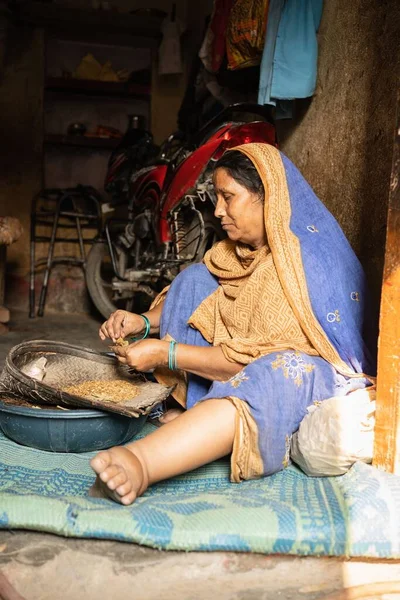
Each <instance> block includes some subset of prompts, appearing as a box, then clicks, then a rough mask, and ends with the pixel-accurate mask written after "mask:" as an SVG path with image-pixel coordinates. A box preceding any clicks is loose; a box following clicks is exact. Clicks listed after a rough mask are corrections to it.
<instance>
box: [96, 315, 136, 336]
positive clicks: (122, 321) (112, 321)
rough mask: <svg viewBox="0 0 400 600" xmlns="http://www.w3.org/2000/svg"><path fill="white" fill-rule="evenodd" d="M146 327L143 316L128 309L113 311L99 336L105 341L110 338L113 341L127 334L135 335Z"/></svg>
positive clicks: (101, 328)
mask: <svg viewBox="0 0 400 600" xmlns="http://www.w3.org/2000/svg"><path fill="white" fill-rule="evenodd" d="M144 328H145V322H144V320H143V317H141V316H140V315H136V314H135V313H131V312H128V311H126V310H117V311H115V312H113V313H112V314H111V315H110V317H109V318H108V320H107V321H105V322H104V323H103V325H102V326H101V327H100V330H99V336H100V338H101V339H102V340H103V341H104V340H105V339H106V338H110V339H111V340H112V341H113V342H115V341H116V340H118V338H124V337H126V336H127V335H135V334H137V333H140V332H141V331H143V330H144Z"/></svg>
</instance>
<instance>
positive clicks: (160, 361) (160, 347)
mask: <svg viewBox="0 0 400 600" xmlns="http://www.w3.org/2000/svg"><path fill="white" fill-rule="evenodd" d="M113 350H114V352H115V355H116V357H117V358H118V360H119V362H121V363H122V364H124V365H128V366H130V367H132V368H133V369H136V370H137V371H150V369H154V368H155V367H159V366H161V365H163V366H165V365H167V364H168V350H169V342H165V341H164V340H153V339H150V340H141V341H139V342H134V343H133V344H129V346H113Z"/></svg>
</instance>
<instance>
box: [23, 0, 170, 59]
mask: <svg viewBox="0 0 400 600" xmlns="http://www.w3.org/2000/svg"><path fill="white" fill-rule="evenodd" d="M12 16H13V18H14V22H15V23H16V24H22V25H31V26H33V27H35V26H36V27H43V28H44V29H45V30H46V31H47V32H49V33H51V34H55V35H57V36H61V37H64V39H71V40H73V39H76V40H83V41H89V40H92V41H97V42H99V43H103V44H106V43H115V44H116V45H121V46H126V45H128V46H132V45H133V46H136V47H150V48H151V47H157V46H158V44H159V41H160V39H161V22H162V17H159V16H157V17H156V16H149V15H143V14H136V15H135V14H130V13H118V12H116V11H113V10H107V11H105V10H88V9H87V10H82V9H77V8H71V7H68V6H62V5H61V4H52V3H50V2H33V1H25V2H15V3H13V5H12Z"/></svg>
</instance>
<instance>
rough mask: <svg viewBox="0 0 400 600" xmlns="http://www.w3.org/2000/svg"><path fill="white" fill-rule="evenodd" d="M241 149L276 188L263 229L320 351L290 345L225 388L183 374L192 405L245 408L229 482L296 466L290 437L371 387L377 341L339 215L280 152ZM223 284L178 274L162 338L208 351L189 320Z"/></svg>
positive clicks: (271, 189)
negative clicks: (321, 408)
mask: <svg viewBox="0 0 400 600" xmlns="http://www.w3.org/2000/svg"><path fill="white" fill-rule="evenodd" d="M236 150H240V151H241V152H243V153H244V154H246V155H247V156H248V157H249V158H250V160H252V162H253V163H254V164H255V166H256V168H257V170H258V172H259V174H260V177H261V179H262V181H263V183H264V187H265V189H266V190H267V191H268V193H267V194H266V198H267V200H266V203H265V204H266V208H265V226H266V231H267V236H268V243H269V246H270V249H271V252H272V257H273V260H274V264H275V266H276V269H277V272H278V275H279V279H280V283H281V285H282V288H283V290H284V293H285V295H286V298H287V299H288V301H289V303H290V305H291V306H292V309H293V311H294V312H295V314H296V316H297V318H298V320H299V323H300V325H301V327H302V329H303V331H304V332H305V333H306V335H307V336H308V339H309V340H310V341H311V343H312V345H313V347H314V348H315V349H316V350H317V352H318V356H312V355H308V354H305V353H301V352H299V351H295V350H293V349H290V345H288V349H287V350H283V351H282V350H280V351H278V352H270V353H268V354H265V355H264V356H262V357H261V358H258V359H256V360H254V361H253V362H250V364H248V365H246V366H245V367H244V368H243V369H242V370H241V371H240V372H239V373H238V374H237V375H235V376H234V377H232V378H231V379H229V380H228V381H225V382H217V381H214V382H210V381H209V380H206V379H203V378H201V377H198V376H195V375H192V374H188V373H186V374H185V380H186V381H185V395H186V407H187V408H188V409H190V408H191V407H193V406H194V405H195V404H197V403H198V402H203V401H206V400H208V399H212V398H228V399H230V400H231V401H232V402H233V403H234V405H235V407H236V408H237V428H236V429H237V431H236V435H235V440H234V446H233V452H232V461H231V477H232V480H233V481H240V480H242V479H250V478H254V477H260V476H265V475H270V474H272V473H275V472H277V471H279V470H281V469H282V468H284V467H286V466H287V465H288V464H289V463H290V454H289V452H290V441H291V437H292V435H293V433H294V432H295V431H296V430H297V429H298V427H299V425H300V422H301V421H302V419H303V417H304V416H305V414H306V411H307V407H308V406H310V405H312V404H313V403H315V402H321V401H323V400H325V399H327V398H331V397H333V396H343V395H346V394H348V393H349V392H351V391H353V390H355V389H359V388H363V387H366V386H368V385H371V381H372V380H371V376H374V374H375V370H376V363H375V352H374V349H375V345H376V339H375V337H374V331H375V326H374V325H375V324H374V322H373V320H372V319H371V318H370V317H368V314H367V313H368V297H367V289H366V283H365V277H364V273H363V270H362V267H361V265H360V263H359V261H358V259H357V258H356V256H355V254H354V252H353V250H352V249H351V247H350V245H349V243H348V241H347V239H346V238H345V236H344V234H343V232H342V230H341V229H340V227H339V225H338V223H337V222H336V220H335V219H334V217H333V216H332V215H331V214H330V213H329V211H328V210H327V209H326V208H325V206H324V205H323V204H322V203H321V202H320V201H319V200H318V198H317V197H316V195H315V194H314V192H313V191H312V189H311V187H310V186H309V185H308V183H307V182H306V181H305V179H304V178H303V177H302V175H301V174H300V173H299V171H298V170H297V169H296V167H295V166H294V165H293V164H292V163H291V162H290V161H289V159H288V158H287V157H285V156H284V155H283V154H282V153H280V152H279V151H278V150H276V149H275V148H272V147H271V146H268V145H265V144H246V145H244V146H240V147H238V148H236ZM218 285H219V282H218V280H217V279H216V278H215V277H214V276H213V275H212V274H211V273H210V272H209V271H208V269H207V268H206V266H205V265H204V264H197V265H193V266H191V267H189V268H187V269H185V270H184V271H183V272H182V273H180V274H179V275H178V276H177V277H176V279H175V280H174V281H173V283H172V285H171V287H170V288H169V291H168V293H167V295H166V298H165V301H164V305H163V311H162V317H161V324H160V336H161V337H162V338H167V339H169V338H172V339H175V340H176V341H177V342H179V343H183V344H191V345H197V346H208V345H210V344H209V342H208V341H207V340H206V339H205V338H204V337H203V335H202V334H201V333H200V331H198V330H196V329H194V328H193V327H191V326H189V325H188V320H189V319H190V317H191V315H192V314H193V312H194V311H195V310H196V308H197V307H198V306H199V305H200V304H201V303H202V302H203V300H205V299H206V298H207V297H208V296H209V295H210V294H212V293H213V292H214V291H215V290H216V289H217V287H218ZM171 375H172V374H171ZM164 381H165V379H164ZM171 381H172V379H169V381H168V383H171ZM181 389H182V387H181Z"/></svg>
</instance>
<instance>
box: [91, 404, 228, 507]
mask: <svg viewBox="0 0 400 600" xmlns="http://www.w3.org/2000/svg"><path fill="white" fill-rule="evenodd" d="M235 419H236V408H235V407H234V405H233V404H232V403H231V402H230V401H229V400H227V399H225V398H222V399H219V400H215V399H213V400H207V401H206V402H201V403H200V404H197V405H196V406H195V407H194V408H192V409H190V410H188V411H186V412H185V413H183V414H182V415H180V416H179V417H178V418H176V419H174V420H173V421H171V422H169V423H166V424H165V425H164V426H163V427H161V428H160V429H157V430H156V431H154V432H153V433H151V434H150V435H148V436H147V437H145V438H143V439H141V440H138V441H137V442H133V443H132V444H128V445H127V446H118V447H115V448H111V449H110V450H106V451H103V452H99V454H97V455H96V456H95V457H94V458H93V459H92V460H91V463H90V464H91V467H92V469H93V470H94V471H95V472H96V473H97V475H98V478H97V482H96V487H97V489H98V488H102V491H103V492H105V493H106V494H107V495H109V496H111V497H112V498H113V499H115V500H117V501H118V502H121V504H131V503H132V502H134V500H135V498H136V497H137V496H140V495H141V494H143V492H145V490H146V489H147V488H148V486H149V485H152V484H153V483H156V482H157V481H161V480H163V479H169V478H170V477H174V476H175V475H180V474H181V473H186V472H187V471H192V470H193V469H196V468H197V467H200V466H202V465H204V464H207V463H209V462H212V461H213V460H216V459H217V458H221V457H222V456H226V455H227V454H229V453H230V452H231V451H232V446H233V438H234V434H235Z"/></svg>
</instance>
